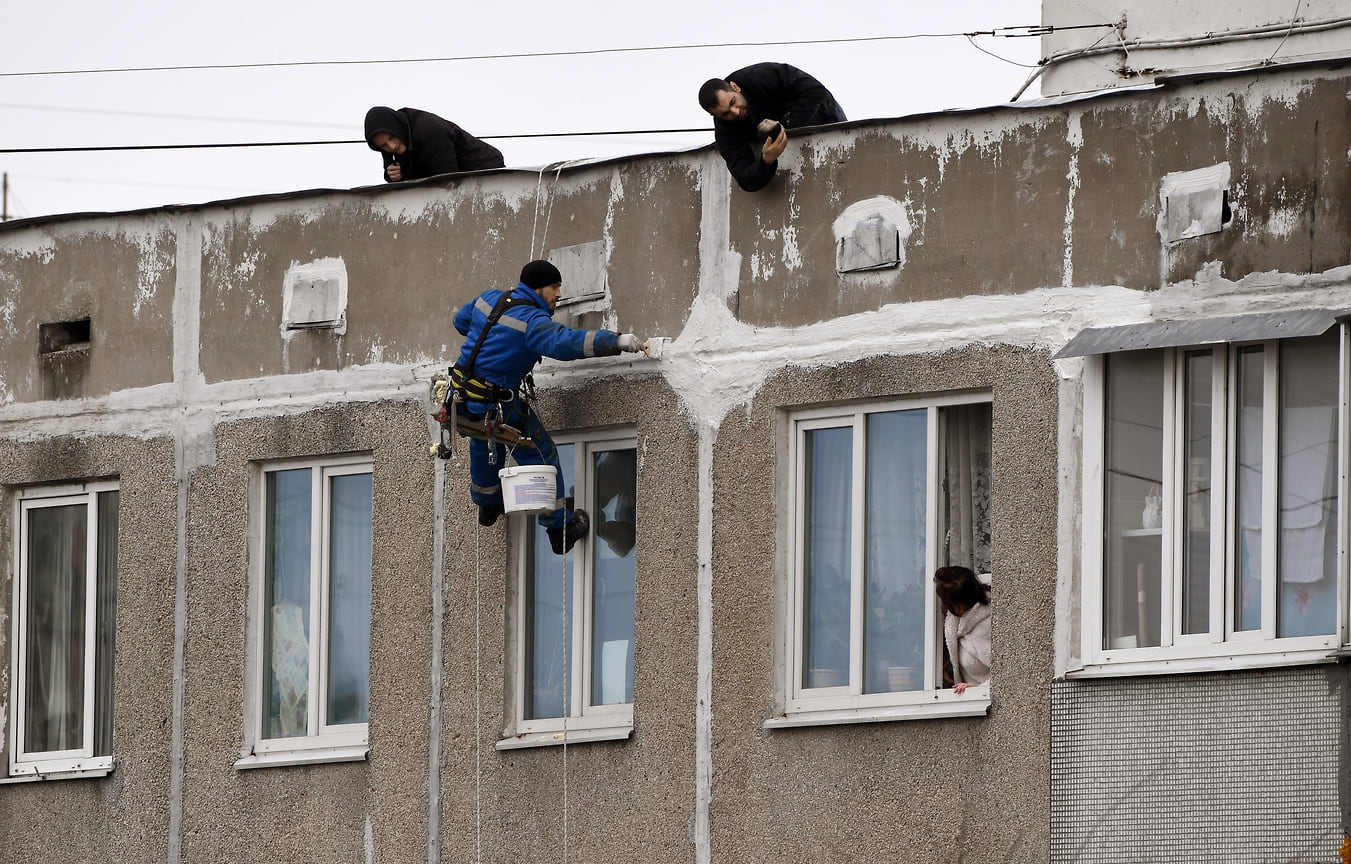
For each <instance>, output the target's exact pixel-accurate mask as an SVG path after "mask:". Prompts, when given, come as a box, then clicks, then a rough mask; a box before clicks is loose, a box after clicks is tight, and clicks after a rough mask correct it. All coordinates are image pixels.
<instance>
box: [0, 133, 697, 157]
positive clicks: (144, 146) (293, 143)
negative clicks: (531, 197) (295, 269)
mask: <svg viewBox="0 0 1351 864" xmlns="http://www.w3.org/2000/svg"><path fill="white" fill-rule="evenodd" d="M711 131H712V130H711V129H710V128H709V127H707V126H705V127H701V128H698V129H622V130H615V131H608V132H531V133H526V134H523V135H476V136H474V137H476V138H485V139H487V138H491V139H494V140H497V139H504V138H513V139H514V138H587V137H597V136H602V135H616V136H618V135H674V134H680V133H685V132H702V133H704V134H709V133H710V132H711ZM330 144H361V145H363V146H365V144H366V142H365V141H364V140H362V139H360V138H351V139H344V140H340V141H245V142H234V143H228V142H227V143H222V144H117V145H109V146H104V147H3V148H0V153H100V152H108V151H115V150H223V149H228V148H231V147H322V146H326V145H330Z"/></svg>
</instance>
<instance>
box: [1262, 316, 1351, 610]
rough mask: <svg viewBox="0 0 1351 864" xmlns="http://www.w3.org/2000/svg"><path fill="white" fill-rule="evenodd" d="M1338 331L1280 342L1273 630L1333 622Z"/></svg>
mask: <svg viewBox="0 0 1351 864" xmlns="http://www.w3.org/2000/svg"><path fill="white" fill-rule="evenodd" d="M1336 337H1337V334H1336V333H1335V332H1330V333H1328V334H1326V335H1325V336H1322V337H1319V338H1317V339H1291V340H1288V341H1286V342H1284V343H1282V345H1281V366H1280V370H1281V375H1280V381H1281V384H1280V387H1281V410H1280V465H1279V466H1278V468H1277V470H1278V472H1279V477H1280V492H1279V494H1278V496H1277V497H1278V501H1279V507H1278V509H1277V513H1278V517H1277V518H1278V519H1279V529H1278V530H1279V531H1280V593H1279V595H1278V598H1277V613H1278V618H1277V625H1278V626H1277V628H1276V634H1277V636H1312V635H1320V634H1325V633H1332V632H1334V631H1335V629H1336V626H1337V351H1338V345H1337V338H1336Z"/></svg>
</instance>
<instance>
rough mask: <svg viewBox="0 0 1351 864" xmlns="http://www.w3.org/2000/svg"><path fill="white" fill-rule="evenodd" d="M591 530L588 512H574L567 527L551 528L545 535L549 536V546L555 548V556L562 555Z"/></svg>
mask: <svg viewBox="0 0 1351 864" xmlns="http://www.w3.org/2000/svg"><path fill="white" fill-rule="evenodd" d="M590 530H591V517H590V516H587V515H586V511H585V510H573V511H572V517H571V518H570V519H568V524H567V525H565V526H564V527H562V528H549V529H547V530H546V531H545V533H546V534H548V535H549V545H550V546H552V547H553V550H554V554H555V555H562V554H564V553H566V552H567V551H568V550H569V549H571V548H572V546H573V544H574V543H576V542H577V541H578V540H581V539H582V538H583V537H585V536H586V535H587V532H588V531H590Z"/></svg>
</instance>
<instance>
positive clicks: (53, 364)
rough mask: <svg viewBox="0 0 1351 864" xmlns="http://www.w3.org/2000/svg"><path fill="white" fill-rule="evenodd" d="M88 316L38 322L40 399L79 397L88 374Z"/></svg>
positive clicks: (81, 394) (89, 338) (82, 392)
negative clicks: (76, 318) (72, 319)
mask: <svg viewBox="0 0 1351 864" xmlns="http://www.w3.org/2000/svg"><path fill="white" fill-rule="evenodd" d="M90 341H91V337H90V329H89V319H88V318H82V319H80V320H78V321H54V322H52V323H50V324H39V325H38V361H39V363H38V365H39V366H40V367H41V369H40V371H41V378H42V398H43V399H78V398H79V397H81V396H83V395H84V380H85V377H86V376H87V375H88V374H89V353H90V352H89V346H90Z"/></svg>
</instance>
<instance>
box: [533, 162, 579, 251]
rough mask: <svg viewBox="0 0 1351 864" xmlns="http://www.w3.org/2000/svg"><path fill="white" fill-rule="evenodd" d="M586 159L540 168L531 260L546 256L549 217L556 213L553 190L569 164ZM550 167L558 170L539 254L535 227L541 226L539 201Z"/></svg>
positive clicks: (551, 186) (545, 218)
mask: <svg viewBox="0 0 1351 864" xmlns="http://www.w3.org/2000/svg"><path fill="white" fill-rule="evenodd" d="M584 161H586V160H584V159H572V160H565V161H563V162H559V163H558V164H557V165H554V166H549V165H545V166H544V167H543V168H541V169H539V176H538V177H537V178H536V179H535V221H534V223H533V224H531V226H530V258H531V260H534V259H535V258H536V257H539V258H543V257H544V252H545V249H544V243H545V238H547V237H548V236H549V219H550V218H551V217H552V216H553V214H554V195H553V190H554V187H555V186H557V185H558V179H559V178H560V177H562V176H563V169H564V168H566V167H568V166H569V165H572V164H574V163H577V162H584ZM550 167H553V168H554V169H556V170H555V171H554V182H553V183H552V184H551V185H550V186H549V204H548V206H547V207H546V208H545V210H544V233H543V234H541V235H540V238H539V253H538V255H537V254H536V252H535V229H536V228H537V227H539V202H540V197H541V192H542V190H543V188H544V172H545V171H548V170H549V168H550Z"/></svg>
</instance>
